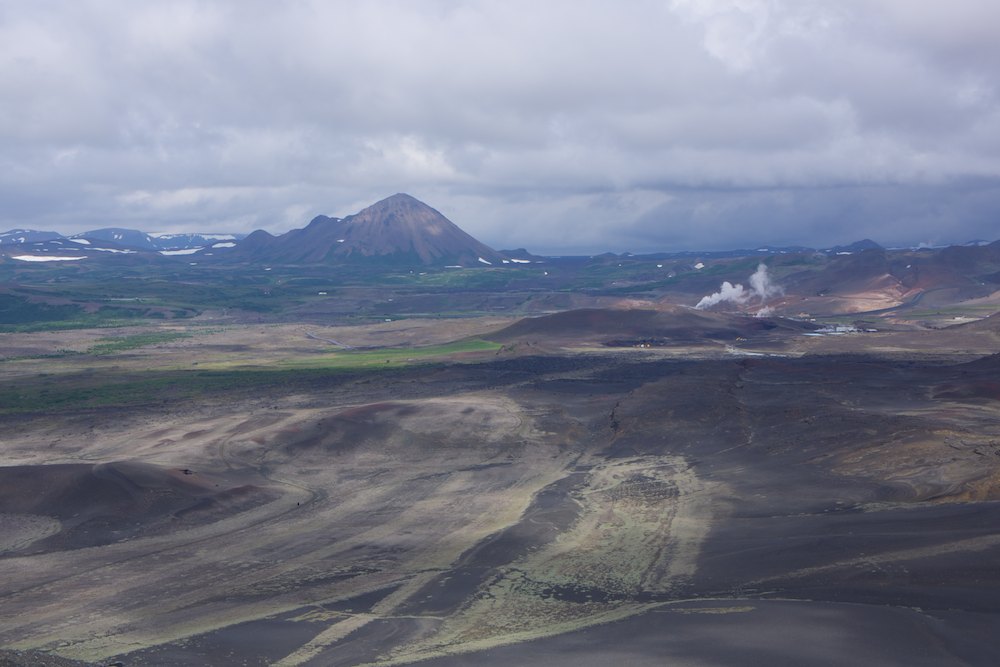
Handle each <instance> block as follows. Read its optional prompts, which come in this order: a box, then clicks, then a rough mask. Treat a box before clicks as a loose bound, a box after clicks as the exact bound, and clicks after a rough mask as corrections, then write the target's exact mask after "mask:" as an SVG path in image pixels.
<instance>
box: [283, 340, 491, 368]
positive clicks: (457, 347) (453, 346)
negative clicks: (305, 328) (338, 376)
mask: <svg viewBox="0 0 1000 667" xmlns="http://www.w3.org/2000/svg"><path fill="white" fill-rule="evenodd" d="M499 349H500V344H499V343H494V342H491V341H488V340H481V339H478V338H471V339H468V340H462V341H456V342H454V343H447V344H445V345H430V346H428V347H412V348H385V349H378V350H344V351H342V352H334V353H332V354H327V355H323V356H322V357H318V358H309V359H294V360H289V361H284V362H281V366H282V367H285V368H324V369H344V370H349V369H358V370H363V369H368V368H373V367H380V366H386V365H390V366H392V365H396V366H399V365H406V364H412V363H426V362H427V361H430V360H431V359H433V358H437V357H449V356H453V355H457V354H465V353H473V352H496V351H497V350H499Z"/></svg>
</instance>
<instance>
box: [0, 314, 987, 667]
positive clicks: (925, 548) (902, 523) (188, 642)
mask: <svg viewBox="0 0 1000 667" xmlns="http://www.w3.org/2000/svg"><path fill="white" fill-rule="evenodd" d="M616 312H617V311H593V312H591V311H577V312H574V313H567V314H565V315H564V317H563V318H559V317H550V318H538V319H536V320H531V321H529V322H528V323H525V324H523V325H521V328H515V327H511V328H509V329H508V331H509V330H510V329H514V333H515V334H516V335H517V336H525V337H531V336H539V335H541V336H552V337H553V338H558V339H560V340H562V337H563V336H565V337H566V338H565V339H566V340H571V339H572V332H573V330H574V328H575V327H587V328H586V329H585V330H584V331H583V333H582V334H581V336H582V338H583V339H584V340H590V341H604V340H610V339H614V338H616V337H621V336H623V335H625V334H627V335H628V336H633V335H646V334H647V333H651V332H653V331H662V330H663V329H661V328H660V327H667V326H674V327H677V328H678V329H679V330H684V331H686V333H685V334H684V335H686V336H690V337H692V338H694V339H695V340H696V343H694V344H691V345H690V346H689V347H687V348H684V349H685V350H686V352H685V354H684V355H680V354H678V355H675V356H673V357H668V356H665V355H664V354H660V353H659V352H657V351H656V350H652V351H639V350H629V351H621V350H614V349H612V348H608V347H606V346H605V347H603V348H602V352H601V353H599V354H598V353H595V354H580V353H575V354H570V353H564V354H546V355H536V356H512V357H505V356H503V355H501V356H498V357H495V358H493V359H491V360H489V361H483V362H478V363H463V364H447V365H438V366H428V367H423V368H420V367H416V368H404V369H400V370H397V371H394V372H392V373H376V372H371V373H367V374H357V375H355V376H350V377H348V378H346V379H342V380H339V381H337V382H331V383H329V384H326V385H319V384H317V385H313V388H312V389H311V390H310V391H308V392H305V391H303V390H302V388H301V386H291V387H290V388H288V389H282V388H280V387H277V388H274V389H272V390H271V393H270V394H269V395H267V396H256V397H254V396H247V394H245V393H239V394H234V396H233V400H232V401H231V402H228V403H227V402H224V401H211V402H208V401H201V402H198V403H197V404H194V403H193V402H192V403H182V404H177V405H173V406H171V405H167V406H164V407H160V408H157V409H153V408H149V407H146V408H142V409H141V410H140V411H138V412H136V413H134V414H131V415H123V414H122V413H121V412H117V411H112V410H108V411H105V412H101V411H98V410H93V411H89V412H87V413H86V414H85V415H82V416H81V415H74V414H62V413H57V414H53V415H52V416H50V417H48V418H46V419H45V420H42V419H41V418H35V421H32V422H26V423H18V424H15V423H14V422H15V421H17V418H16V417H3V418H0V428H4V432H5V434H7V435H6V437H5V450H4V455H5V456H8V457H13V458H15V459H16V460H17V461H20V462H22V463H23V462H24V461H31V462H32V463H30V464H26V463H23V464H22V465H21V466H19V468H17V469H14V468H13V467H10V468H8V469H7V470H6V471H5V473H4V474H5V475H6V477H5V478H4V479H3V480H0V481H3V482H5V484H0V488H4V489H6V488H8V487H7V484H10V487H9V489H10V490H7V491H4V495H2V496H0V513H3V514H4V516H5V517H6V518H7V520H8V521H15V520H18V521H20V522H21V523H20V524H17V525H19V526H21V528H19V530H22V531H30V530H34V531H36V532H37V534H38V535H39V536H40V539H39V541H36V542H34V543H29V544H25V545H21V546H19V547H18V548H17V550H14V551H9V552H7V553H4V554H0V647H3V648H4V649H8V650H18V651H24V650H29V649H37V650H42V651H45V652H47V653H50V654H56V655H59V656H63V657H67V658H75V659H83V660H88V661H91V662H93V663H97V662H101V661H103V662H107V661H110V660H115V659H121V660H122V661H123V662H124V663H125V664H128V665H188V664H248V665H267V664H276V665H324V666H327V665H358V664H376V665H402V664H421V663H422V664H439V665H456V664H473V663H475V664H480V663H481V664H566V663H568V662H569V661H572V662H573V664H575V665H585V666H587V665H603V664H608V663H613V662H623V663H628V664H636V665H645V664H663V663H664V662H670V663H672V664H681V665H685V664H688V665H706V664H709V665H710V664H750V663H755V664H756V663H760V664H765V663H766V664H778V665H798V664H831V665H841V664H842V665H850V664H917V665H952V664H972V665H991V664H998V662H1000V640H997V637H1000V595H998V593H1000V535H998V533H997V531H996V526H997V525H998V521H1000V455H998V453H997V452H1000V400H997V399H996V398H995V397H993V396H992V395H986V394H984V393H983V392H979V391H978V390H976V391H972V392H971V393H970V391H971V390H969V391H966V390H964V389H962V388H963V387H964V388H966V389H968V388H975V387H980V386H985V385H986V384H988V383H990V382H995V380H994V378H995V377H996V373H997V357H996V356H987V357H983V358H979V359H971V358H970V357H969V356H967V355H966V354H965V353H964V352H961V350H950V349H949V348H948V341H949V340H950V339H949V336H951V335H954V334H955V332H949V331H930V332H905V333H904V334H898V335H897V334H887V335H886V336H881V335H875V334H873V335H872V336H858V337H856V338H852V337H848V336H844V337H838V338H830V339H829V341H830V343H829V344H830V345H833V344H836V345H837V346H839V349H847V348H850V347H851V346H852V345H853V346H854V347H855V348H856V349H857V350H869V351H868V352H866V353H864V354H861V353H854V354H849V353H841V354H832V353H829V352H824V351H823V350H824V348H823V347H822V346H823V345H825V344H827V340H826V339H820V338H809V337H803V336H800V335H799V333H798V332H797V331H789V332H788V333H787V334H784V338H782V335H783V334H782V333H780V331H778V332H775V331H770V332H768V335H769V336H772V337H773V339H772V342H773V343H774V345H775V347H773V348H772V352H774V351H780V349H779V347H777V345H778V344H779V343H780V342H781V341H782V340H783V341H785V344H786V345H787V349H786V350H785V351H786V352H795V354H797V355H800V356H786V357H780V356H757V357H750V358H746V357H741V356H739V355H734V356H730V357H727V356H722V355H719V353H718V345H717V344H716V343H715V342H714V341H713V339H712V338H711V337H710V336H707V335H706V333H705V332H706V331H714V330H715V329H713V327H718V330H720V331H725V332H727V333H726V335H732V336H740V335H743V334H745V333H748V332H747V330H745V329H742V328H740V327H741V326H742V325H741V324H740V323H741V322H743V320H742V319H740V318H728V317H726V316H721V315H713V314H703V313H698V312H693V313H692V318H691V319H689V320H685V319H683V317H682V314H680V313H670V312H667V313H656V312H652V314H649V312H651V311H647V312H641V313H639V314H625V315H622V316H620V317H619V318H618V319H616V318H615V317H614V315H615V314H616ZM684 314H687V311H685V313H684ZM619 322H623V324H620V325H619V324H618V323H619ZM671 323H673V324H671ZM709 323H710V325H709ZM746 326H749V323H747V324H746ZM643 327H650V328H648V329H644V328H643ZM727 327H728V328H727ZM749 333H752V331H751V332H749ZM974 334H975V332H973V333H972V334H961V336H966V335H968V336H970V337H969V338H963V337H961V336H960V337H959V338H956V339H955V340H959V341H961V346H964V345H965V342H966V341H968V340H978V339H977V338H975V335H974ZM921 336H926V340H922V339H920V337H921ZM699 340H704V341H708V342H707V343H705V344H700V343H697V341H699ZM800 344H801V346H800ZM908 344H909V345H914V346H916V347H918V348H919V349H920V350H922V351H921V352H920V353H916V352H912V351H911V352H907V351H906V345H908ZM699 345H700V347H699ZM879 346H884V347H886V348H887V349H889V348H891V350H889V351H886V352H877V351H872V350H874V349H875V348H877V347H879ZM923 350H933V351H934V355H933V356H931V355H930V354H928V353H925V352H924V351H923ZM949 354H950V355H951V357H950V358H949V357H948V355H949ZM14 377H15V380H14V381H16V380H17V378H18V377H20V378H22V379H23V377H24V376H23V375H21V376H14ZM81 422H87V423H89V425H90V426H92V427H93V428H92V430H88V431H87V436H86V437H85V438H80V437H76V436H77V435H78V429H80V428H81V426H80V424H81ZM15 426H16V428H15ZM95 462H97V463H96V465H95ZM184 466H191V467H192V468H193V472H194V474H192V475H185V474H184V473H183V472H182V470H183V467H184ZM16 480H23V481H16ZM216 484H218V486H216ZM246 488H252V489H254V491H253V493H254V494H261V495H254V496H253V497H254V498H255V499H256V504H255V503H247V504H239V503H236V504H233V505H227V502H228V501H227V498H228V497H229V496H228V495H227V494H230V493H232V492H234V491H236V490H238V489H246ZM39 490H41V492H39ZM202 503H208V505H209V506H211V507H217V508H219V511H217V512H210V513H209V515H208V516H207V517H206V518H205V519H196V518H195V517H196V516H197V514H198V512H199V511H201V510H198V509H197V508H199V507H202ZM18 517H19V518H18ZM102 517H103V518H102ZM93 518H100V521H105V523H103V524H99V523H93V522H91V519H93ZM73 521H78V524H77V525H76V527H72V526H70V525H69V524H70V523H71V522H73ZM88 522H91V523H90V525H91V526H94V527H95V528H94V529H95V530H96V527H97V526H100V530H97V532H98V534H100V535H101V537H100V539H94V538H93V536H92V535H90V534H88V533H87V532H86V530H87V528H86V527H87V526H88ZM60 530H61V531H62V532H58V531H60ZM101 531H103V532H101ZM59 540H61V541H59ZM43 547H44V548H43ZM36 549H37V551H36Z"/></svg>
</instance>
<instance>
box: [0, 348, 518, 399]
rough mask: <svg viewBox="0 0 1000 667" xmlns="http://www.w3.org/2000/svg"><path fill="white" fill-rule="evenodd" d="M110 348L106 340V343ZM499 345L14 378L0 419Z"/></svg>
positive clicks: (438, 358)
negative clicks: (252, 364) (259, 363)
mask: <svg viewBox="0 0 1000 667" xmlns="http://www.w3.org/2000/svg"><path fill="white" fill-rule="evenodd" d="M153 335H155V334H148V335H147V334H140V335H138V336H129V337H126V338H124V339H121V340H120V344H121V345H125V344H138V343H139V342H140V341H139V340H133V339H140V338H141V340H142V341H145V344H152V343H150V342H149V341H150V340H151V337H152V336H153ZM162 341H163V339H159V340H157V341H155V342H162ZM116 344H118V343H114V342H112V343H109V345H110V346H115V345H116ZM499 347H500V345H499V344H497V343H491V342H489V341H484V340H478V339H470V340H465V341H458V342H455V343H449V344H447V345H434V346H430V347H423V348H412V349H405V348H403V349H400V348H394V349H385V350H347V351H344V352H338V353H335V354H331V355H323V356H319V357H314V358H307V359H295V360H288V361H282V362H278V363H277V364H276V365H275V366H272V367H260V366H258V367H248V366H240V365H236V364H212V365H209V364H202V365H199V366H197V367H194V368H191V369H173V370H150V371H136V372H120V371H116V372H107V373H105V372H98V371H97V370H94V369H91V370H87V371H84V372H81V373H73V374H53V375H39V376H35V377H23V376H22V377H19V378H18V379H17V381H16V382H11V383H9V384H6V385H0V414H8V415H11V414H45V413H52V414H55V413H59V412H68V411H76V410H93V409H116V408H131V407H139V406H156V405H165V404H169V403H177V402H184V401H189V400H203V399H206V398H211V397H213V396H219V397H221V396H230V397H232V396H251V395H252V396H262V395H278V394H281V393H282V392H293V391H296V392H297V391H309V390H312V389H316V388H319V387H322V386H325V385H326V384H328V383H329V382H330V381H331V380H333V379H334V378H343V377H345V376H346V377H350V376H351V375H352V374H355V373H384V372H394V371H401V370H403V369H405V367H406V366H409V365H414V364H432V363H438V362H443V361H445V358H446V357H448V356H450V355H456V354H463V353H469V352H485V351H491V350H496V349H499ZM120 349H121V348H115V349H113V350H112V351H120ZM126 349H131V348H126ZM338 381H339V380H338Z"/></svg>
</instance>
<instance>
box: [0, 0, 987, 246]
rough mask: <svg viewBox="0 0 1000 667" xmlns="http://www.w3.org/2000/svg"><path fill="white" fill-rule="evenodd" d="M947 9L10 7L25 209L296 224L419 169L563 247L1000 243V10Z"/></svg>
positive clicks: (80, 221)
mask: <svg viewBox="0 0 1000 667" xmlns="http://www.w3.org/2000/svg"><path fill="white" fill-rule="evenodd" d="M942 6H943V5H942ZM940 7H941V6H939V5H938V4H936V3H916V4H914V3H906V2H902V0H877V1H865V2H862V1H861V0H850V1H849V2H845V3H837V4H835V5H833V4H831V3H827V2H819V1H818V0H808V1H798V2H792V1H790V0H789V1H785V2H778V1H774V2H771V1H768V2H765V1H763V0H760V1H755V0H740V1H739V2H735V1H732V0H700V1H699V2H693V1H691V0H674V1H673V2H662V1H658V0H657V1H653V0H648V1H647V0H639V1H637V2H634V3H628V5H627V6H620V5H614V4H613V3H606V2H598V1H597V0H592V1H587V0H580V1H574V2H569V1H568V0H562V1H558V0H557V1H553V2H545V3H538V2H527V1H526V0H525V1H517V0H515V1H512V2H511V1H508V2H499V1H493V2H491V1H486V2H463V1H455V0H448V1H446V0H440V1H431V2H421V3H413V2H402V1H378V2H364V3H355V2H318V1H316V2H297V3H287V4H278V3H267V2H252V3H250V2H239V3H237V2H193V1H191V2H184V1H180V2H144V3H132V2H125V1H124V0H121V1H118V2H100V3H97V2H93V3H90V2H68V1H62V2H60V1H50V2H39V3H30V4H29V3H20V4H19V5H17V6H14V5H8V6H6V7H4V8H2V9H0V97H2V99H3V102H4V103H3V104H0V227H3V226H5V225H6V226H9V227H14V226H27V227H48V228H55V229H58V230H59V231H78V230H82V229H86V228H91V227H94V226H104V225H105V224H108V223H109V222H110V221H114V223H115V224H123V225H131V226H141V227H146V228H152V227H155V228H157V229H159V230H169V229H177V230H180V229H188V230H193V229H202V230H207V229H213V230H222V231H241V230H242V231H249V229H251V228H254V227H264V228H267V229H269V230H271V231H275V232H278V231H283V230H285V229H288V228H290V227H294V226H301V225H303V224H305V223H306V222H307V221H308V219H309V218H311V217H312V216H313V215H315V214H318V213H327V214H332V215H344V214H348V213H351V212H354V211H355V210H357V209H358V208H360V207H361V206H363V205H365V204H367V203H370V202H372V201H374V200H376V199H379V198H381V197H384V196H386V195H388V194H391V193H393V192H397V191H408V192H411V193H412V194H414V195H415V196H418V197H421V198H423V199H424V200H425V201H427V202H428V203H430V204H431V205H432V206H435V207H436V208H439V209H440V210H442V212H444V213H445V214H446V215H449V217H452V219H453V220H455V221H456V222H457V223H459V224H460V225H462V226H463V227H465V228H467V229H468V230H469V231H470V232H472V233H474V234H476V235H477V236H480V237H481V238H483V240H484V241H486V242H488V243H491V244H493V245H497V246H512V245H524V246H528V247H529V248H534V249H537V250H539V251H546V252H558V251H560V250H561V249H563V248H565V251H566V252H569V251H574V252H590V251H603V250H606V249H611V250H625V249H628V250H633V251H637V252H638V251H653V250H668V249H671V248H672V247H681V246H684V247H715V248H719V247H733V245H754V244H759V243H770V244H774V243H782V242H788V243H792V242H796V243H799V242H801V243H816V244H821V243H824V242H826V241H825V239H830V240H833V241H835V242H844V241H849V240H852V237H861V236H870V237H872V238H875V239H876V240H880V241H885V242H895V241H896V240H898V241H900V242H904V241H907V242H913V243H916V242H919V241H922V240H929V239H930V238H931V236H936V237H937V238H939V239H940V240H942V241H962V240H966V239H967V238H971V237H973V236H987V237H990V236H994V235H995V232H993V233H992V234H991V233H989V230H990V228H989V224H990V223H988V222H986V220H987V219H989V213H988V209H989V207H990V206H993V205H994V204H995V203H996V192H997V190H996V186H995V183H996V181H997V179H998V178H1000V140H998V139H997V137H998V136H1000V105H998V103H997V96H998V83H1000V82H998V78H1000V75H998V71H1000V68H998V67H996V65H997V63H998V62H1000V46H998V45H1000V34H998V33H1000V27H998V26H1000V20H996V19H998V18H1000V17H998V16H997V14H998V10H997V9H996V8H995V5H994V3H992V2H990V1H989V0H981V1H979V0H956V2H954V3H948V10H947V11H943V10H941V9H940ZM994 210H995V209H994ZM992 224H995V222H994V223H992ZM240 228H242V229H240ZM834 237H836V238H834Z"/></svg>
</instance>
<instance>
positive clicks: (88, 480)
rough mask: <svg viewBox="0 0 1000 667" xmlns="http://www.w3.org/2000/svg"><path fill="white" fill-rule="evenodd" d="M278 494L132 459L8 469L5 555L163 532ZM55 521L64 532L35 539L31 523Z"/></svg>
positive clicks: (3, 490)
mask: <svg viewBox="0 0 1000 667" xmlns="http://www.w3.org/2000/svg"><path fill="white" fill-rule="evenodd" d="M259 481H263V480H259ZM276 497H277V494H276V493H275V492H273V491H269V490H268V489H266V488H263V487H260V486H257V485H253V484H241V485H238V486H234V485H233V484H232V483H231V482H228V481H227V480H226V479H225V478H224V477H221V476H218V475H208V476H206V475H202V474H199V473H196V472H195V471H193V470H190V469H182V470H176V469H174V470H170V469H164V468H161V467H159V466H154V465H149V464H145V463H136V462H129V461H115V462H111V463H102V464H97V465H89V464H78V463H70V464H54V465H21V466H9V467H3V468H0V508H2V511H3V514H2V515H0V526H3V527H4V528H5V530H4V531H3V532H5V533H6V536H7V539H6V540H3V542H8V544H6V545H5V546H6V548H5V549H4V551H8V552H10V551H17V552H18V553H21V554H27V553H31V554H34V553H44V552H46V551H56V550H60V549H67V548H72V549H77V548H81V547H86V546H100V545H103V544H109V543H111V542H116V541H121V540H127V539H131V538H135V537H138V536H149V535H154V534H162V533H166V532H170V531H173V530H177V529H179V528H182V527H190V526H194V525H199V524H203V523H209V522H211V521H213V520H218V519H220V518H224V517H226V516H229V515H231V514H235V513H239V512H240V511H244V510H246V509H250V508H252V507H255V506H257V505H261V504H264V503H267V502H269V501H271V500H274V499H275V498H276ZM46 519H47V520H48V521H47V522H46V521H45V520H46ZM51 522H55V523H56V524H58V527H57V532H55V533H54V534H52V535H51V536H44V537H41V536H40V535H39V539H37V540H32V541H31V542H27V539H28V538H30V537H32V535H31V534H30V532H31V531H30V530H29V528H30V527H31V526H36V525H43V524H47V523H51ZM15 532H16V533H24V535H23V537H22V539H21V540H18V541H17V542H22V543H23V542H27V543H24V544H21V545H18V543H17V542H15V541H14V540H13V539H12V535H13V534H14V533H15ZM36 534H37V533H36Z"/></svg>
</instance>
